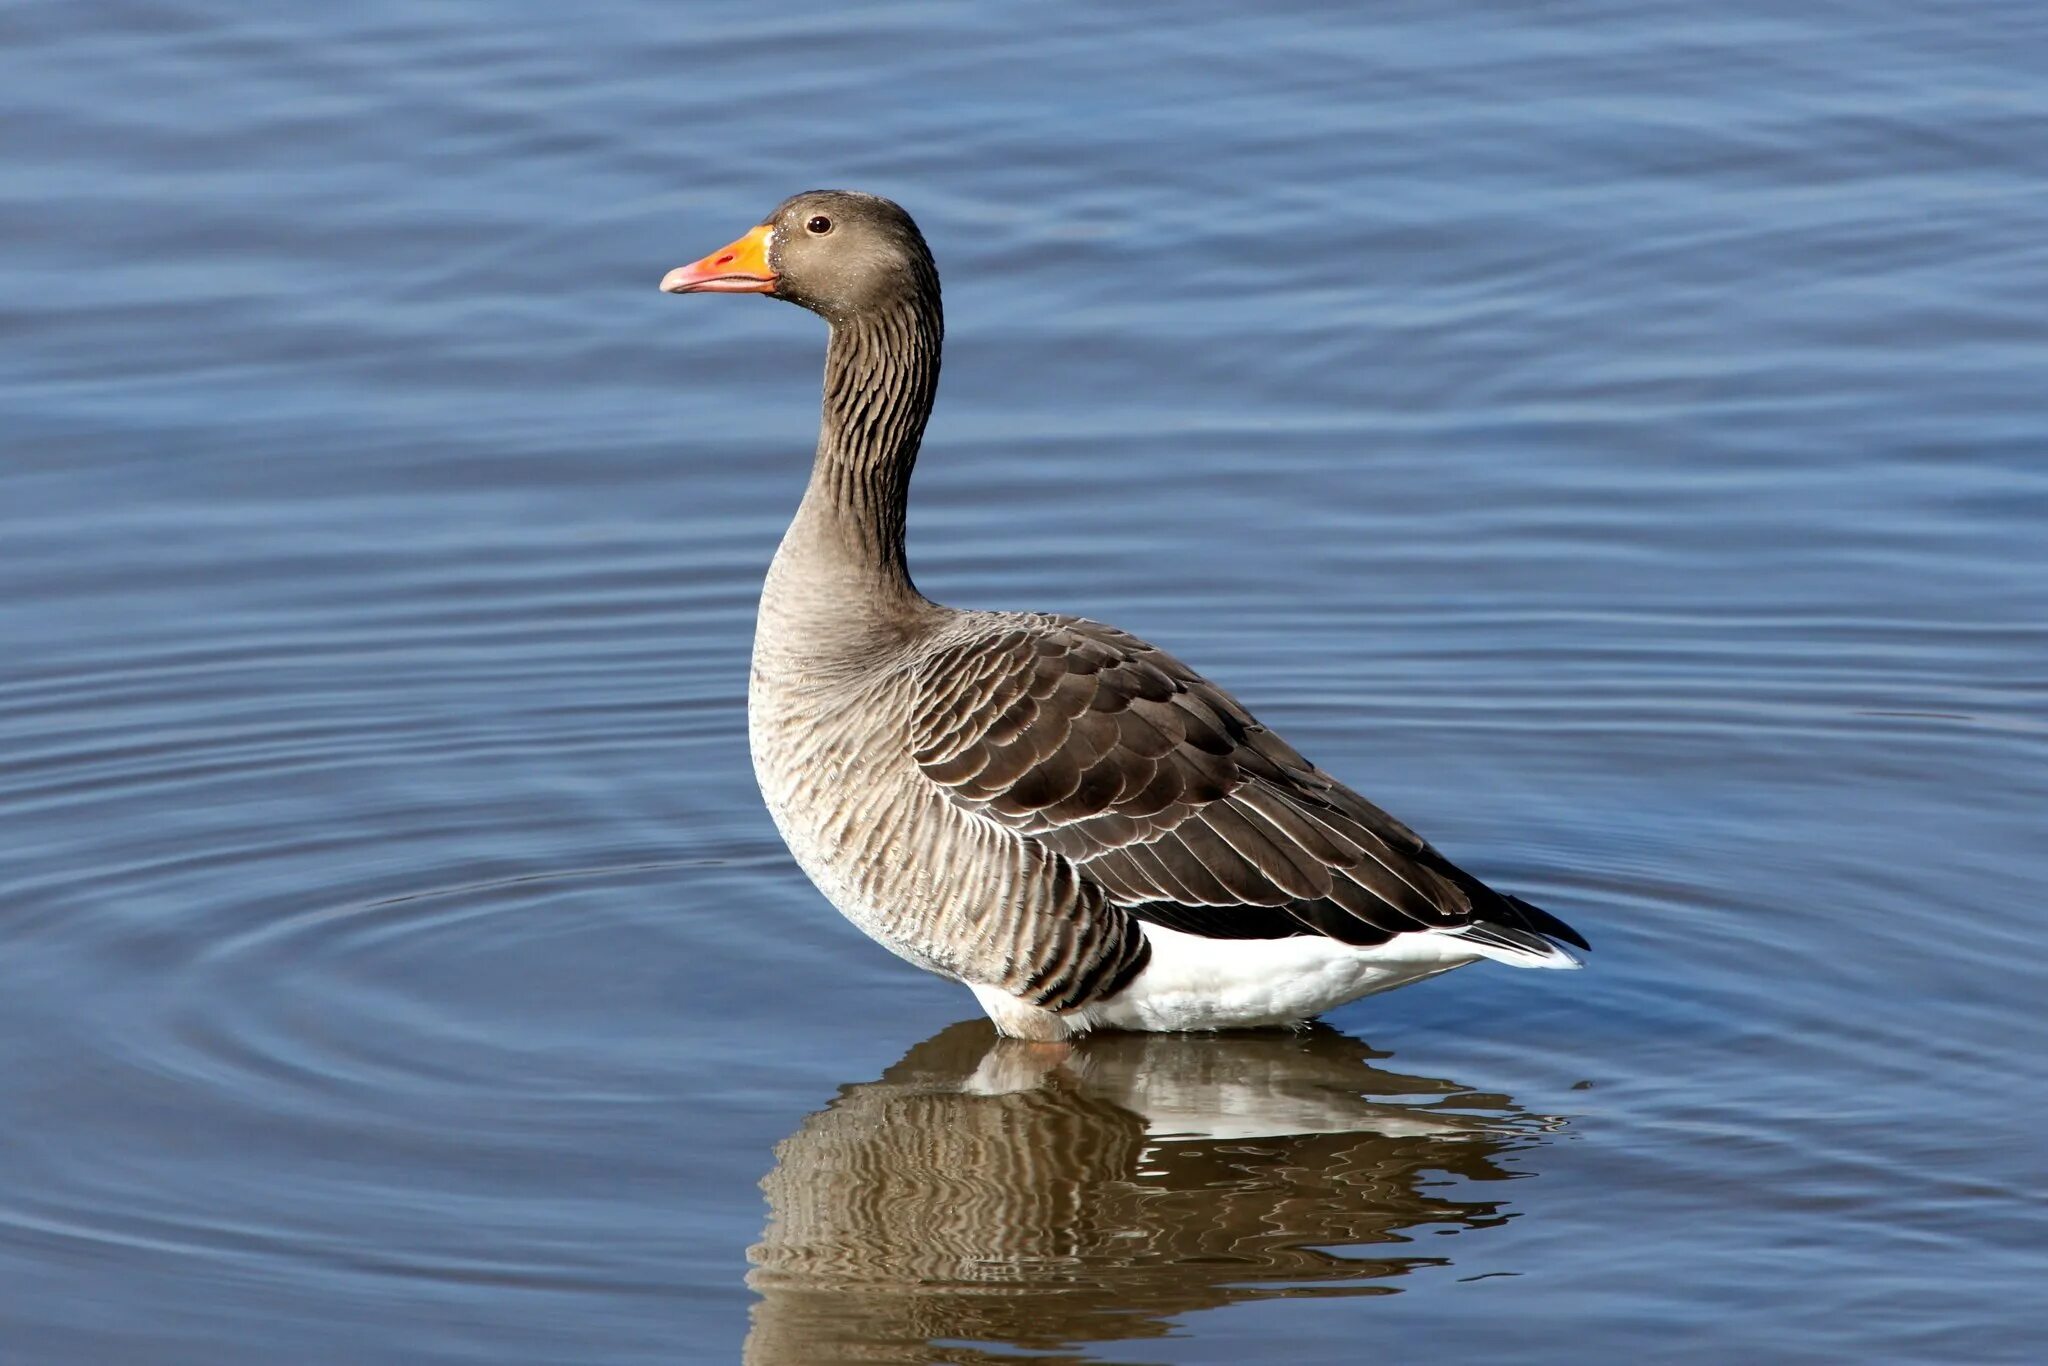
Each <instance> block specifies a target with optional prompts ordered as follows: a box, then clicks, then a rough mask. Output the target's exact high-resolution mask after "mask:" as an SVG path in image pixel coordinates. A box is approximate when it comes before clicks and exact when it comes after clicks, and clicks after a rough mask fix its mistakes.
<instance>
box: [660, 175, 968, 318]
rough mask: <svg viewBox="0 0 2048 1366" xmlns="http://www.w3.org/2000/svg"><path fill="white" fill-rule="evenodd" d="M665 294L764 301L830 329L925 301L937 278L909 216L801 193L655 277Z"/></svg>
mask: <svg viewBox="0 0 2048 1366" xmlns="http://www.w3.org/2000/svg"><path fill="white" fill-rule="evenodd" d="M661 287H662V288H663V289H664V290H666V291H667V292H668V293H670V294H767V295H771V296H773V297H774V298H777V299H786V300H788V301H789V302H790V303H793V304H798V305H801V306H802V307H804V308H808V309H810V310H811V312H813V313H816V314H819V315H821V316H823V317H825V318H827V319H828V320H831V321H833V322H839V321H843V320H845V319H849V318H853V317H856V316H859V315H862V314H871V313H879V312H884V311H887V310H889V309H890V308H892V307H896V306H900V305H902V304H905V303H911V304H915V303H919V302H922V301H924V300H926V299H927V298H928V299H929V300H930V301H931V302H934V303H935V302H936V301H937V297H938V290H939V281H938V272H937V271H936V269H934V267H933V265H932V256H931V251H930V249H929V248H927V247H926V246H925V242H924V237H923V235H922V234H920V233H919V232H918V230H917V224H915V223H913V222H912V221H911V219H910V215H909V214H907V213H905V212H904V211H903V210H902V209H901V208H900V207H898V206H897V205H896V204H894V203H892V202H891V201H889V200H887V199H883V198H881V197H880V196H878V195H871V194H859V193H856V192H854V191H851V190H807V191H805V192H804V193H802V194H799V195H792V196H790V197H789V198H788V199H785V200H783V201H782V203H781V204H779V205H777V206H776V209H775V211H774V212H773V213H771V214H769V215H768V216H767V217H766V218H764V219H762V220H761V222H760V223H759V224H757V225H756V226H755V227H754V228H752V229H750V230H749V231H748V232H747V233H746V234H745V235H744V236H742V237H740V238H739V239H738V240H737V241H734V242H732V243H731V244H730V245H727V246H724V247H721V248H719V249H718V250H717V251H714V252H712V253H711V254H710V255H709V256H706V257H703V258H702V259H700V260H697V261H693V262H691V263H690V264H689V265H687V266H678V267H677V268H676V269H674V270H672V271H670V272H669V273H668V274H667V275H665V276H664V277H662V281H661Z"/></svg>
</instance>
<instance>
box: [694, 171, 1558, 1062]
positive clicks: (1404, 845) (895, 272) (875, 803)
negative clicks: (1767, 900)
mask: <svg viewBox="0 0 2048 1366" xmlns="http://www.w3.org/2000/svg"><path fill="white" fill-rule="evenodd" d="M663 287H664V288H666V289H669V290H671V291H672V292H676V293H690V292H699V291H705V292H725V293H733V292H754V293H768V294H773V295H775V296H776V297H779V298H784V299H788V300H790V301H791V302H794V303H798V304H801V305H802V306H804V307H806V308H809V309H811V310H812V311H813V312H815V313H818V314H819V315H820V316H822V317H824V318H826V319H827V320H828V321H829V322H830V323H831V326H832V337H831V344H830V347H829V349H828V351H827V353H826V365H825V383H824V414H823V421H822V423H821V425H820V430H819V435H818V449H817V455H816V459H815V463H814V465H813V468H812V474H811V482H810V486H809V488H808V490H807V491H806V493H805V495H804V499H803V503H802V504H801V506H800V507H799V508H798V511H797V515H796V518H795V520H794V521H793V522H792V523H791V524H790V528H789V531H788V533H787V534H786V535H785V536H784V538H783V542H782V546H781V549H780V550H779V551H778V552H777V554H776V557H775V562H774V564H773V565H772V566H771V567H770V569H769V573H768V580H767V583H766V585H765V587H764V589H763V593H762V598H761V616H760V623H759V626H758V628H757V630H756V633H755V644H754V665H753V676H752V681H751V685H750V688H749V691H748V724H749V732H750V738H751V742H752V747H753V751H754V761H755V772H756V775H757V776H758V777H759V779H760V782H761V789H762V793H763V795H764V797H765V798H766V799H767V802H768V806H769V810H770V812H771V813H772V814H773V815H774V817H775V820H776V823H777V826H778V827H779V828H780V830H781V831H782V834H783V837H784V839H785V840H786V841H787V842H788V843H789V846H790V849H791V851H792V852H793V853H794V854H795V855H796V858H797V861H798V862H799V863H800V864H801V865H802V866H803V868H804V870H805V871H806V872H807V873H808V874H810V876H811V878H812V880H813V881H815V882H816V883H817V884H818V886H819V888H820V889H821V890H822V891H824V893H825V894H826V896H827V897H828V898H829V899H830V900H831V901H832V902H833V903H834V904H835V905H836V906H838V907H839V909H840V910H841V911H842V912H844V913H845V914H846V915H847V916H848V918H849V919H851V920H853V922H854V923H855V924H857V925H859V926H860V927H861V928H862V929H863V930H865V931H866V932H867V933H868V934H870V935H872V936H873V937H874V938H875V939H877V940H879V941H880V942H881V943H883V944H884V945H886V946H888V947H889V948H890V949H892V950H894V951H895V952H896V953H898V954H900V955H902V956H903V957H905V958H907V959H909V960H910V961H912V962H914V963H917V964H919V965H920V966H922V967H926V968H929V969H931V970H933V971H935V972H939V973H943V974H945V975H946V976H949V977H953V978H955V979H957V980H959V981H962V982H965V983H967V984H968V985H969V986H971V987H973V988H974V989H975V993H976V995H977V996H978V997H979V998H980V1000H981V1002H982V1004H983V1006H984V1007H985V1008H986V1009H987V1010H988V1011H989V1013H990V1015H991V1016H992V1017H993V1018H994V1019H995V1020H996V1023H997V1025H998V1026H999V1027H1000V1028H1003V1029H1004V1030H1006V1031H1009V1032H1013V1033H1021V1034H1026V1035H1030V1036H1033V1037H1042V1038H1060V1037H1065V1036H1066V1035H1068V1034H1071V1033H1074V1032H1079V1031H1084V1030H1086V1029H1089V1028H1094V1027H1105V1026H1122V1027H1129V1028H1140V1029H1182V1028H1215V1027H1221V1026H1226V1025H1239V1024H1261V1023H1275V1022H1283V1021H1291V1020H1299V1019H1303V1018H1307V1017H1309V1016H1312V1015H1314V1014H1316V1013H1319V1012H1320V1011H1322V1010H1325V1009H1328V1008H1329V1007H1330V1006H1332V1005H1335V1004H1339V1003H1341V1002H1342V1001H1345V1000H1350V999H1354V998H1355V997H1357V996H1359V995H1363V994H1365V993H1367V992H1370V991H1378V990H1385V989H1387V988H1388V987H1391V986H1399V985H1402V984H1403V983H1405V982H1409V981H1414V980H1418V979H1419V978H1421V977H1425V976H1429V975H1432V974H1434V973H1437V972H1441V971H1444V970H1446V969H1448V968H1451V967H1456V966H1459V965H1460V964H1462V963H1465V962H1469V961H1472V960H1473V959H1475V958H1478V957H1494V958H1499V959H1502V960H1503V961H1507V962H1511V963H1516V964H1519V965H1521V966H1531V967H1563V966H1571V965H1573V960H1572V959H1571V958H1570V956H1569V955H1568V954H1565V953H1564V952H1562V950H1560V949H1558V948H1557V946H1556V941H1561V942H1563V943H1568V944H1574V945H1578V946H1580V947H1584V945H1585V941H1584V940H1583V939H1581V938H1580V937H1579V936H1578V934H1577V933H1576V932H1574V931H1573V930H1572V929H1571V928H1570V927H1569V926H1567V925H1565V924H1564V923H1563V922H1562V921H1560V920H1557V919H1556V918H1555V917H1553V916H1550V915H1548V914H1546V913H1545V912H1543V911H1540V910H1538V909H1536V908H1535V907H1534V906H1531V905H1529V904H1528V903H1527V902H1524V901H1521V900H1519V899H1518V898H1514V897H1509V896H1503V895H1501V894H1499V893H1497V892H1494V891H1492V890H1491V889H1489V888H1487V887H1486V886H1485V885H1484V884H1483V883H1481V882H1479V881H1478V880H1477V879H1476V878H1473V877H1472V876H1471V875H1469V874H1467V873H1465V872H1463V871H1462V870H1460V869H1459V868H1457V867H1456V866H1454V865H1453V864H1451V863H1450V862H1449V860H1447V859H1445V858H1444V857H1443V855H1442V854H1440V853H1438V852H1437V851H1436V850H1435V849H1434V848H1432V847H1431V846H1430V845H1428V844H1427V843H1425V842H1424V841H1423V840H1422V839H1421V838H1420V837H1419V836H1417V835H1416V834H1415V832H1414V831H1412V830H1410V829H1409V828H1408V827H1407V826H1405V825H1403V824H1401V823H1400V822H1399V821H1397V820H1395V819H1394V818H1393V817H1392V816H1389V815H1388V814H1387V813H1386V812H1384V811H1382V810H1380V809H1379V808H1378V807H1377V806H1374V805H1373V804H1372V803H1371V802H1368V801H1367V800H1365V799H1364V798H1363V797H1361V796H1359V795H1358V794H1357V793H1355V792H1353V791H1351V790H1350V789H1349V788H1347V787H1345V786H1343V785H1342V784H1341V783H1338V782H1336V781H1335V780H1334V779H1332V778H1330V777H1329V776H1328V775H1327V774H1324V773H1323V772H1322V771H1320V770H1319V769H1317V768H1316V767H1315V766H1314V765H1313V764H1311V763H1309V762H1308V761H1307V760H1306V759H1304V758H1303V757H1302V756H1301V755H1300V754H1299V753H1297V752H1296V751H1295V750H1294V748H1293V747H1292V746H1290V745H1288V744H1287V743H1286V742H1285V741H1284V740H1282V739H1280V737H1278V736H1277V735H1275V734H1273V733H1272V732H1271V731H1269V730H1268V729H1266V728H1265V727H1264V726H1262V725H1260V724H1259V722H1258V721H1257V720H1256V719H1255V718H1254V717H1253V716H1252V714H1251V713H1250V712H1249V711H1247V710H1246V709H1245V707H1244V706H1243V705H1242V704H1241V703H1239V702H1238V701H1237V699H1235V698H1234V697H1232V696H1230V694H1228V693H1226V692H1224V691H1223V690H1222V689H1221V688H1218V687H1216V686H1215V685H1214V684H1212V683H1210V682H1208V681H1207V680H1205V679H1203V678H1202V677H1201V676H1200V675H1199V674H1197V673H1195V672H1194V671H1193V670H1192V669H1190V668H1189V667H1188V666H1187V665H1185V664H1183V663H1181V662H1180V661H1179V660H1177V659H1175V658H1174V657H1173V656H1171V655H1169V654H1167V653H1165V652H1164V651H1162V650H1159V649H1156V648H1154V647H1153V646H1151V645H1148V644H1146V643H1145V642H1144V641H1142V640H1139V639H1137V638H1136V637H1135V636H1132V635H1129V634H1127V633H1125V632H1123V631H1119V630H1117V629H1115V628H1114V627H1110V626H1104V625H1101V624H1099V623H1096V622H1091V621H1085V620H1082V619H1080V618H1077V617H1061V616H1043V615H1036V614H1029V613H1014V612H970V611H958V610H955V609H952V608H948V607H943V606H940V605H939V604H937V603H934V602H932V601H930V600H929V599H927V598H926V597H925V596H924V595H923V594H921V593H919V592H918V591H917V589H916V586H915V585H914V584H913V583H912V582H911V579H910V573H909V569H908V567H907V565H906V564H905V562H904V555H903V532H904V518H905V510H906V506H907V501H908V497H909V487H910V475H911V470H912V468H913V466H914V464H915V462H916V458H917V452H918V447H919V444H920V442H921V441H922V439H923V434H924V428H925V422H926V419H927V418H928V417H929V416H930V414H931V407H932V401H933V397H934V395H935V393H936V390H937V386H938V374H939V353H940V345H941V339H942V337H943V335H944V325H943V321H942V314H941V310H940V306H939V284H938V272H937V270H936V268H935V267H934V266H933V264H932V259H931V254H930V252H929V250H928V249H927V248H926V246H925V243H924V239H923V238H922V237H921V236H920V235H919V234H918V231H917V228H916V226H915V225H914V224H913V223H912V222H911V221H910V218H909V216H908V215H907V214H905V213H904V212H903V211H902V210H901V209H900V208H898V207H897V206H896V205H894V204H891V203H889V202H888V201H887V200H883V199H876V198H874V197H873V196H870V195H857V194H851V193H847V192H843V191H812V192H810V193H807V194H802V195H797V196H795V197H793V198H792V199H790V200H788V201H786V202H784V203H783V204H782V205H781V206H780V207H778V208H777V209H776V211H775V212H774V213H773V214H771V215H770V216H769V217H768V218H767V219H766V220H764V221H763V223H762V224H761V225H760V226H759V227H757V228H755V229H754V230H753V231H752V232H750V233H748V234H747V235H746V236H745V237H743V238H741V239H740V240H739V241H737V242H735V243H733V244H732V246H730V247H727V248H725V249H724V250H723V251H722V252H719V253H714V254H713V255H712V256H708V257H706V258H704V259H703V260H702V261H699V262H697V263H696V264H694V265H691V266H686V267H683V268H682V269H680V270H677V271H673V272H671V273H670V275H669V276H668V278H667V279H666V280H664V281H663ZM1215 941H1242V942H1244V944H1245V947H1244V948H1243V949H1241V950H1237V951H1234V952H1231V953H1219V952H1218V951H1217V950H1216V949H1214V948H1213V947H1211V946H1213V945H1214V943H1215ZM1253 941H1266V942H1267V943H1268V944H1269V945H1272V947H1270V948H1265V949H1261V948H1258V947H1257V946H1256V945H1255V944H1254V943H1253ZM1290 944H1291V945H1294V947H1289V945H1290ZM1304 946H1305V947H1304Z"/></svg>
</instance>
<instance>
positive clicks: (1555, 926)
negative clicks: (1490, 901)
mask: <svg viewBox="0 0 2048 1366" xmlns="http://www.w3.org/2000/svg"><path fill="white" fill-rule="evenodd" d="M1501 900H1503V901H1505V902H1507V903H1508V905H1510V906H1512V907H1514V908H1515V909H1516V910H1517V911H1520V912H1521V913H1522V924H1521V928H1523V929H1525V930H1534V931H1535V932H1536V933H1538V934H1540V935H1543V936H1545V937H1546V938H1550V939H1559V940H1562V941H1564V942H1565V943H1567V944H1570V945H1571V946H1572V947H1574V948H1580V949H1585V950H1586V951H1587V952H1589V953H1590V952H1591V951H1592V948H1593V946H1592V945H1591V944H1588V943H1587V942H1586V937H1585V936H1584V935H1582V934H1580V933H1579V932H1578V931H1577V930H1575V929H1573V928H1572V927H1571V926H1569V925H1567V924H1565V923H1564V922H1563V921H1562V920H1559V919H1558V918H1557V917H1556V916H1554V915H1552V914H1551V913H1550V912H1549V911H1546V910H1544V909H1543V908H1542V907H1541V906H1533V905H1531V904H1530V903H1528V902H1526V901H1524V900H1522V898H1520V897H1518V896H1503V897H1502V898H1501Z"/></svg>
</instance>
